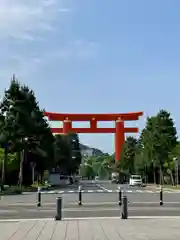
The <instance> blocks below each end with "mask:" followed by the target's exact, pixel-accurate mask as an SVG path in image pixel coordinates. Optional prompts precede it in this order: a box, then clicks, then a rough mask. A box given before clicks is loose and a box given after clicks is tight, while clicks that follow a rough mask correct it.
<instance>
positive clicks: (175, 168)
mask: <svg viewBox="0 0 180 240" xmlns="http://www.w3.org/2000/svg"><path fill="white" fill-rule="evenodd" d="M173 161H174V170H175V177H176V180H175V182H176V187H178V185H179V163H178V158H177V157H174V158H173Z"/></svg>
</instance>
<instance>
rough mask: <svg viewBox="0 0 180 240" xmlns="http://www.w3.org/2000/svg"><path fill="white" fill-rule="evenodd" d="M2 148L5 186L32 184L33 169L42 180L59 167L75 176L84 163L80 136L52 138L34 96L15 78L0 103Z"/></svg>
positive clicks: (0, 156)
mask: <svg viewBox="0 0 180 240" xmlns="http://www.w3.org/2000/svg"><path fill="white" fill-rule="evenodd" d="M72 138H73V139H74V141H73V142H72ZM73 144H75V145H73ZM0 146H1V149H0V161H1V166H0V168H1V172H2V174H1V175H2V176H1V179H2V183H10V184H11V183H13V184H15V183H19V184H20V185H22V184H25V185H26V184H27V185H28V184H30V183H31V182H32V178H31V175H32V166H35V169H36V173H37V177H38V179H39V181H42V178H43V173H44V171H45V170H47V169H51V168H53V167H56V166H57V165H58V166H60V171H61V172H66V173H68V174H73V173H75V172H76V171H77V169H78V167H79V164H80V161H81V155H80V149H79V139H78V136H77V134H74V135H71V134H69V135H68V136H63V135H55V136H53V134H52V132H51V129H50V126H49V124H48V122H47V121H46V120H45V118H44V110H43V109H41V108H40V106H39V103H38V102H37V100H36V97H35V93H34V92H33V91H32V90H31V89H29V87H28V86H25V85H21V84H20V83H19V82H18V80H16V79H15V77H13V79H12V81H11V83H10V86H9V88H8V89H6V90H5V93H4V97H3V99H2V101H1V103H0ZM73 151H75V154H74V155H75V156H74V157H73V158H72V152H73ZM12 173H13V174H12Z"/></svg>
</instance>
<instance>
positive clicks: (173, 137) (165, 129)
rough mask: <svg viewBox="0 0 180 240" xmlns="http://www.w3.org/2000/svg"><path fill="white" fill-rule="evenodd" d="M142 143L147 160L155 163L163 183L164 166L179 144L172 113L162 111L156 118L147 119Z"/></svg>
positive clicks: (141, 138)
mask: <svg viewBox="0 0 180 240" xmlns="http://www.w3.org/2000/svg"><path fill="white" fill-rule="evenodd" d="M140 142H141V147H142V149H143V152H144V153H145V155H146V158H148V161H149V162H151V163H153V168H154V171H155V169H156V168H158V169H159V172H160V183H162V180H163V170H164V169H163V167H164V164H165V163H167V162H168V161H169V153H170V152H171V151H172V150H173V149H174V148H175V146H176V144H177V132H176V128H175V126H174V122H173V119H172V118H171V117H170V113H168V112H167V111H165V110H160V111H159V113H158V114H157V115H156V116H153V117H150V118H147V123H146V127H145V128H144V130H143V131H142V134H141V137H140Z"/></svg>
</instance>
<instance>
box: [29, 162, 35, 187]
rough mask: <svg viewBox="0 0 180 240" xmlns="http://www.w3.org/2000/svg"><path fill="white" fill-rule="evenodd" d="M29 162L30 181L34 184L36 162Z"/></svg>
mask: <svg viewBox="0 0 180 240" xmlns="http://www.w3.org/2000/svg"><path fill="white" fill-rule="evenodd" d="M30 164H31V169H32V183H33V184H34V179H35V167H36V163H35V162H31V163H30Z"/></svg>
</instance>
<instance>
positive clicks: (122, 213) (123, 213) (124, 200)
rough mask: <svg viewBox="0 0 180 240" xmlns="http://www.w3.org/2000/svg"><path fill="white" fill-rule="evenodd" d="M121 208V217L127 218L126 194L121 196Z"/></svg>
mask: <svg viewBox="0 0 180 240" xmlns="http://www.w3.org/2000/svg"><path fill="white" fill-rule="evenodd" d="M121 208H122V210H121V219H127V218H128V200H127V196H124V197H123V198H122V207H121Z"/></svg>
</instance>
